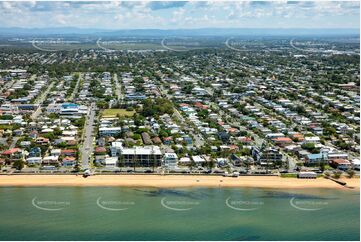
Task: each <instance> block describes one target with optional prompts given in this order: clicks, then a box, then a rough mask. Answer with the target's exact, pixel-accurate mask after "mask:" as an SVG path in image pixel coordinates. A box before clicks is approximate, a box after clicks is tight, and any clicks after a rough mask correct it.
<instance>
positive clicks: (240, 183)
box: [0, 175, 360, 189]
mask: <svg viewBox="0 0 361 242" xmlns="http://www.w3.org/2000/svg"><path fill="white" fill-rule="evenodd" d="M341 180H342V181H344V182H346V183H347V186H349V187H354V188H355V189H359V188H360V180H359V179H358V178H353V179H347V178H344V179H341ZM0 186H3V187H5V186H21V187H24V186H84V187H85V186H122V187H157V188H165V187H168V188H172V187H258V188H286V189H287V188H291V189H292V188H343V189H346V188H344V187H343V186H341V185H339V184H337V183H335V182H333V181H331V180H328V179H325V178H318V179H297V178H281V177H266V176H241V177H238V178H232V177H221V176H180V175H167V176H161V175H96V176H90V177H88V178H83V177H82V176H80V175H78V176H76V175H1V176H0Z"/></svg>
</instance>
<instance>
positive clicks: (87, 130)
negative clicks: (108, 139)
mask: <svg viewBox="0 0 361 242" xmlns="http://www.w3.org/2000/svg"><path fill="white" fill-rule="evenodd" d="M95 107H96V105H95V103H91V105H90V108H89V115H88V116H87V118H86V121H85V125H84V132H83V140H84V141H83V145H82V147H81V148H80V152H81V165H82V168H83V169H88V168H89V161H90V157H91V154H92V153H93V149H94V147H93V140H94V127H93V124H94V119H95Z"/></svg>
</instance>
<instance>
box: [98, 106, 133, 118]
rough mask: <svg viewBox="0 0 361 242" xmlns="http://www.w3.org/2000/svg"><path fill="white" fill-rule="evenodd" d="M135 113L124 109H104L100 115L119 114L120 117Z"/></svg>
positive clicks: (111, 115) (112, 115) (113, 115)
mask: <svg viewBox="0 0 361 242" xmlns="http://www.w3.org/2000/svg"><path fill="white" fill-rule="evenodd" d="M134 114H135V111H127V110H125V109H114V108H112V109H105V110H104V111H103V112H102V117H116V116H117V115H120V116H121V117H132V116H133V115H134Z"/></svg>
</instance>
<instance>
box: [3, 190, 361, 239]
mask: <svg viewBox="0 0 361 242" xmlns="http://www.w3.org/2000/svg"><path fill="white" fill-rule="evenodd" d="M359 204H360V194H359V191H357V190H328V189H302V190H280V189H277V190H269V189H254V188H252V189H251V188H222V189H217V188H212V189H211V188H187V189H149V188H138V189H136V188H118V187H111V188H108V187H42V188H38V187H34V188H20V187H19V188H18V187H2V188H0V240H255V241H257V240H347V241H349V240H359V239H360V230H359V228H360V220H359V214H360V206H359Z"/></svg>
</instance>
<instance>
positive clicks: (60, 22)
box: [0, 0, 360, 29]
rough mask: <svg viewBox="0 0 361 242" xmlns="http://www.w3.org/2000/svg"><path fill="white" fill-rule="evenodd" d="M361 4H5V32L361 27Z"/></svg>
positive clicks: (0, 16) (1, 5)
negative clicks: (16, 29) (13, 29)
mask: <svg viewBox="0 0 361 242" xmlns="http://www.w3.org/2000/svg"><path fill="white" fill-rule="evenodd" d="M359 24H360V3H359V1H235V2H231V1H188V2H186V1H167V2H165V1H143V2H141V1H126V2H120V1H77V2H75V1H21V2H19V1H1V0H0V27H25V28H49V27H50V28H52V27H78V28H97V29H149V28H152V29H184V28H187V29H188V28H210V27H213V28H359V27H360V25H359Z"/></svg>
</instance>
